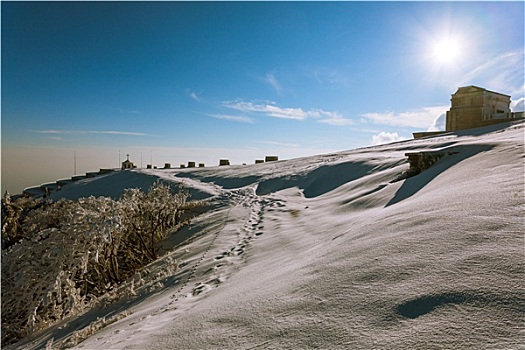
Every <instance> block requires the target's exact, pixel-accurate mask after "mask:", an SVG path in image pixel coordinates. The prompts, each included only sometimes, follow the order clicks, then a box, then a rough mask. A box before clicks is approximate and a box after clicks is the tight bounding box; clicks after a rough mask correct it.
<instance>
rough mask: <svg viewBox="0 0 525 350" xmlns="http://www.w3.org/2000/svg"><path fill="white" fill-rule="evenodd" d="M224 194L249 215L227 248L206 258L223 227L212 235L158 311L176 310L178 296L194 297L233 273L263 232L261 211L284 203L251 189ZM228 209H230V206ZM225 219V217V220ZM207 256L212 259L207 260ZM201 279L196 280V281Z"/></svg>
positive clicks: (282, 205)
mask: <svg viewBox="0 0 525 350" xmlns="http://www.w3.org/2000/svg"><path fill="white" fill-rule="evenodd" d="M226 197H227V198H228V200H229V201H230V202H231V203H232V208H233V207H236V206H243V207H247V208H250V214H249V217H248V218H247V220H246V221H245V222H244V223H243V225H242V226H241V227H240V228H238V229H237V232H236V236H237V241H236V243H235V244H233V245H232V246H231V247H230V248H229V249H227V250H224V251H222V252H220V253H219V254H215V255H213V257H210V258H208V259H207V257H208V256H209V255H210V254H209V253H210V252H211V251H213V249H214V248H215V247H214V246H215V242H216V240H217V238H218V237H219V236H220V235H221V233H222V232H223V230H224V228H223V229H222V230H219V231H218V232H216V233H215V234H214V237H213V239H212V241H211V242H210V244H209V246H208V247H207V249H206V250H205V251H204V253H203V254H202V256H201V257H200V258H199V259H198V260H197V261H196V262H195V264H194V265H193V267H192V268H191V270H190V272H189V273H188V275H187V278H186V279H185V281H184V282H183V283H182V284H181V286H180V287H179V288H178V289H177V291H176V292H175V293H174V294H172V295H171V299H172V301H171V302H170V303H169V305H167V306H166V307H164V308H162V310H159V311H161V312H166V311H169V310H173V309H176V307H175V305H173V304H175V303H176V302H177V301H179V299H180V298H182V297H183V298H191V297H197V296H199V295H201V294H203V293H206V292H208V291H210V290H212V289H214V288H216V287H218V286H219V285H220V284H221V283H223V282H224V281H226V280H227V278H228V277H229V276H230V275H231V274H232V273H233V272H234V266H235V265H239V264H241V263H242V262H245V261H246V254H245V252H246V250H247V249H248V248H249V247H250V244H251V242H252V240H253V239H255V238H256V237H259V236H261V235H263V234H264V232H265V230H264V224H263V221H264V212H265V210H268V211H274V210H275V208H282V207H284V206H285V204H284V203H283V202H282V201H280V200H276V199H269V198H261V197H259V196H257V195H256V194H255V193H254V190H253V189H240V190H233V191H230V192H229V193H227V195H226ZM230 210H231V209H230ZM227 220H228V216H227V217H226V219H225V221H227ZM210 259H212V260H211V261H210ZM204 264H210V265H211V266H210V268H208V269H207V270H206V271H204V272H203V273H202V275H198V272H199V268H201V266H202V265H204ZM186 265H187V262H185V261H184V262H181V263H180V264H179V268H180V267H183V266H186ZM199 279H200V280H201V281H198V280H199ZM192 282H194V283H195V282H196V283H195V284H194V286H193V288H192V289H191V292H183V291H184V290H186V287H187V286H188V285H190V284H191V283H192Z"/></svg>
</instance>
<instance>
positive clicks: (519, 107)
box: [510, 97, 525, 112]
mask: <svg viewBox="0 0 525 350" xmlns="http://www.w3.org/2000/svg"><path fill="white" fill-rule="evenodd" d="M510 110H511V111H513V112H523V111H525V97H521V98H519V99H517V100H516V101H511V102H510Z"/></svg>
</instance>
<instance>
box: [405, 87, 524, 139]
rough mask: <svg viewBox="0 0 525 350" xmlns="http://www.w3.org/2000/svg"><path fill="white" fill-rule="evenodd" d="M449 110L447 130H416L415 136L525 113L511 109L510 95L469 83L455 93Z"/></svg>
mask: <svg viewBox="0 0 525 350" xmlns="http://www.w3.org/2000/svg"><path fill="white" fill-rule="evenodd" d="M450 101H451V106H450V110H448V111H447V114H446V124H445V131H431V132H415V133H413V135H414V138H420V137H426V136H435V135H439V134H442V133H444V132H450V131H458V130H466V129H474V128H480V127H483V126H489V125H494V124H499V123H505V122H511V121H515V120H517V119H522V118H524V117H525V115H524V112H516V113H513V112H511V111H510V96H509V95H505V94H502V93H499V92H494V91H490V90H487V89H484V88H481V87H478V86H474V85H469V86H463V87H460V88H458V90H457V91H456V93H454V94H453V95H452V98H451V100H450Z"/></svg>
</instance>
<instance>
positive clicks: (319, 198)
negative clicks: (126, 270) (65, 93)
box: [6, 122, 525, 349]
mask: <svg viewBox="0 0 525 350" xmlns="http://www.w3.org/2000/svg"><path fill="white" fill-rule="evenodd" d="M523 143H524V123H523V122H521V123H517V124H513V125H511V126H508V125H507V126H506V127H502V126H495V127H491V128H485V129H477V130H471V131H465V132H461V133H454V134H448V135H444V136H441V137H435V138H428V139H418V140H410V141H403V142H398V143H393V144H388V145H382V146H376V147H370V148H363V149H358V150H353V151H346V152H341V153H336V154H329V155H319V156H315V157H307V158H300V159H293V160H288V161H279V162H272V163H266V164H257V165H249V166H230V167H213V168H195V169H171V170H137V171H122V172H117V173H113V174H108V175H105V176H101V177H97V178H92V179H86V180H83V181H80V182H78V183H74V184H70V185H67V186H65V187H64V188H63V189H62V190H60V191H58V192H56V193H55V194H54V195H53V196H55V197H56V198H57V197H60V196H63V197H68V198H78V197H80V196H86V195H90V194H96V195H103V194H105V195H112V196H118V195H119V194H120V193H121V192H122V190H123V188H125V187H142V188H144V189H147V188H148V187H149V186H150V185H151V184H152V183H153V181H155V179H157V178H159V177H160V178H162V179H164V180H166V181H173V182H176V183H182V184H183V185H184V186H186V187H188V188H189V189H190V190H191V192H192V193H193V194H194V198H198V199H206V200H208V201H210V208H211V209H210V210H209V211H208V212H206V213H205V214H203V215H201V216H199V217H197V218H196V219H194V221H193V222H192V224H191V225H190V226H189V227H186V228H184V229H183V230H182V231H181V232H178V233H176V234H175V235H173V237H171V238H170V239H168V241H167V242H166V243H165V248H166V254H165V255H164V256H163V257H162V258H161V259H159V260H158V261H156V262H154V263H152V264H151V265H150V266H149V267H148V268H147V270H145V271H144V272H143V273H142V275H141V276H139V277H137V278H136V281H135V282H134V283H135V284H134V285H135V295H129V296H128V297H126V298H125V299H124V300H122V301H120V302H116V303H113V304H110V305H108V306H107V307H106V308H103V309H98V310H92V311H90V312H88V313H86V314H84V315H80V316H78V317H76V318H74V319H71V320H68V322H63V323H61V324H59V325H57V326H56V327H53V328H51V329H49V330H47V331H45V332H42V333H40V334H38V335H36V336H35V337H34V338H33V339H28V340H26V341H24V342H20V343H19V344H16V346H11V347H6V349H7V348H10V349H14V348H17V349H35V348H45V347H46V344H47V345H48V347H49V348H52V347H61V346H66V345H65V344H74V343H76V342H78V341H79V340H82V339H84V338H86V339H85V340H84V341H83V342H80V343H78V344H77V345H76V348H77V349H309V348H316V349H524V348H525V346H524V344H525V332H524V325H525V282H524V281H525V259H524V258H525V256H524V232H525V226H524V207H525V201H524V199H525V197H524V144H523ZM441 149H446V150H452V151H454V152H457V153H455V154H451V155H446V156H445V157H444V158H442V159H441V160H440V161H439V162H438V163H436V164H435V165H434V166H432V167H431V168H429V169H428V170H426V171H424V172H422V173H421V174H419V175H417V176H414V177H411V178H408V179H404V180H400V181H395V180H396V179H399V177H400V176H401V174H402V173H403V171H405V170H407V169H408V163H407V158H406V156H405V153H406V152H418V151H428V150H441ZM174 261H175V262H176V263H175V268H173V265H174V263H173V262H174ZM169 266H171V267H170V268H168V267H169ZM90 324H91V327H92V328H91V329H89V328H87V327H89V325H90ZM104 324H106V325H105V327H102V325H104ZM99 328H100V329H99ZM96 329H99V330H98V331H96ZM51 339H53V341H51ZM68 342H69V343H68Z"/></svg>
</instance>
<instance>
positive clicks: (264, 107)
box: [223, 101, 312, 120]
mask: <svg viewBox="0 0 525 350" xmlns="http://www.w3.org/2000/svg"><path fill="white" fill-rule="evenodd" d="M223 106H225V107H228V108H231V109H235V110H238V111H241V112H246V113H261V114H266V115H268V116H270V117H275V118H283V119H294V120H304V119H306V118H308V117H311V116H312V114H311V113H309V112H306V111H304V110H302V109H301V108H281V107H278V106H275V105H274V104H272V103H265V104H255V103H252V102H244V101H238V102H224V103H223Z"/></svg>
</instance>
